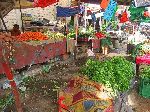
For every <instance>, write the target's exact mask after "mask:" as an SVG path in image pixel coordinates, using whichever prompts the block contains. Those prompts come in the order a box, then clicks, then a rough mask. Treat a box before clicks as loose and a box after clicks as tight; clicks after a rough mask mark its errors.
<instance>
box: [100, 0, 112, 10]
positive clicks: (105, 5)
mask: <svg viewBox="0 0 150 112" xmlns="http://www.w3.org/2000/svg"><path fill="white" fill-rule="evenodd" d="M109 2H110V0H102V2H101V4H100V6H101V8H102V9H106V8H107V6H108V4H109Z"/></svg>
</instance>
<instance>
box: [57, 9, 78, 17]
mask: <svg viewBox="0 0 150 112" xmlns="http://www.w3.org/2000/svg"><path fill="white" fill-rule="evenodd" d="M79 12H80V9H79V8H78V7H60V6H57V17H70V16H74V15H75V14H78V13H79Z"/></svg>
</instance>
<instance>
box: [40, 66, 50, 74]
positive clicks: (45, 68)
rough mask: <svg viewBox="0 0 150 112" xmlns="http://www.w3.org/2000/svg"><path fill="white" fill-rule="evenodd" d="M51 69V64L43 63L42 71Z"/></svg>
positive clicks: (47, 71) (45, 71) (46, 71)
mask: <svg viewBox="0 0 150 112" xmlns="http://www.w3.org/2000/svg"><path fill="white" fill-rule="evenodd" d="M50 69H51V65H43V67H42V72H43V73H49V72H50Z"/></svg>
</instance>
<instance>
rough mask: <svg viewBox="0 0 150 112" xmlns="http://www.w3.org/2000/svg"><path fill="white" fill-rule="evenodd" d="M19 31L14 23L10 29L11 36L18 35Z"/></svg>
mask: <svg viewBox="0 0 150 112" xmlns="http://www.w3.org/2000/svg"><path fill="white" fill-rule="evenodd" d="M20 34H21V31H20V30H19V25H17V24H15V25H14V27H13V29H12V30H11V36H19V35H20Z"/></svg>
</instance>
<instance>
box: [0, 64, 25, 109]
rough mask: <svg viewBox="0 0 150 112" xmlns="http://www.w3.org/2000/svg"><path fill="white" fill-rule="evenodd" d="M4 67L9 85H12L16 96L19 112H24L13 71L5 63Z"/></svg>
mask: <svg viewBox="0 0 150 112" xmlns="http://www.w3.org/2000/svg"><path fill="white" fill-rule="evenodd" d="M2 66H3V69H4V71H5V74H6V76H7V79H8V81H9V84H10V85H11V88H12V93H13V95H14V99H15V104H16V109H17V112H23V110H22V106H21V101H20V96H19V92H18V89H17V85H16V82H15V81H14V76H13V74H12V73H11V70H10V68H9V66H8V64H7V63H6V62H3V63H2Z"/></svg>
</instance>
